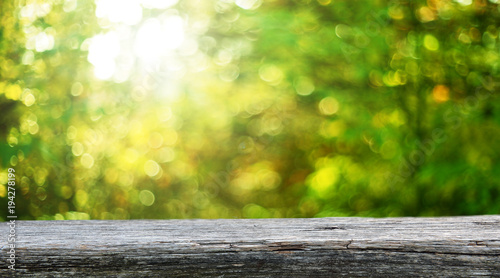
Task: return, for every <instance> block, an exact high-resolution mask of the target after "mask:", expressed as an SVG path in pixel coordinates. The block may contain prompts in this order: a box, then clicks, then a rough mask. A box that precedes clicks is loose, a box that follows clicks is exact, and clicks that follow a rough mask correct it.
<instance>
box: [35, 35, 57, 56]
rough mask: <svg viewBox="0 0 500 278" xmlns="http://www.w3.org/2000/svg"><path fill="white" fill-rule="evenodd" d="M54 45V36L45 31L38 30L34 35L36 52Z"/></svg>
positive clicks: (49, 48)
mask: <svg viewBox="0 0 500 278" xmlns="http://www.w3.org/2000/svg"><path fill="white" fill-rule="evenodd" d="M53 47H54V37H53V36H52V35H48V34H47V33H45V32H40V33H38V35H36V37H35V50H36V51H37V52H44V51H47V50H51V49H52V48H53Z"/></svg>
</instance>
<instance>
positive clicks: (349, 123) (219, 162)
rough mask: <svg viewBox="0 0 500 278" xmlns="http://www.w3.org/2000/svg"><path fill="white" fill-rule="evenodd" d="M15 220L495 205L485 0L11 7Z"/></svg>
mask: <svg viewBox="0 0 500 278" xmlns="http://www.w3.org/2000/svg"><path fill="white" fill-rule="evenodd" d="M0 8H1V18H0V20H1V24H0V28H1V29H0V112H1V113H2V116H1V117H0V153H1V155H0V161H1V170H2V171H1V174H0V197H2V199H1V200H2V202H1V204H2V207H3V209H1V211H2V213H1V214H0V217H1V218H2V219H4V220H5V219H6V218H5V216H6V211H7V196H6V195H7V193H6V192H7V185H6V184H7V168H9V167H12V168H14V169H15V170H16V178H17V180H16V181H17V185H16V189H17V191H16V193H17V195H16V213H17V215H18V216H19V218H20V219H89V218H91V219H130V218H233V217H246V218H255V217H319V216H354V215H356V216H377V217H380V216H410V215H411V216H433V215H469V214H498V213H500V163H499V162H500V144H498V138H500V103H499V102H498V88H499V86H498V85H499V84H500V81H498V80H499V79H498V77H499V76H500V59H499V56H500V42H499V35H500V27H499V23H500V7H499V5H498V3H497V1H495V0H489V1H487V0H461V1H450V0H427V1H403V0H396V1H384V0H373V1H347V0H317V1H313V0H294V1H292V0H290V1H285V0H273V1H271V0H269V1H261V0H236V1H234V0H211V1H200V0H180V1H159V2H158V1H153V0H140V1H139V0H137V1H113V0H99V1H96V2H95V3H94V2H93V1H90V0H48V1H38V0H23V1H21V0H16V1H2V2H1V3H0Z"/></svg>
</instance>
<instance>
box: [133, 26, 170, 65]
mask: <svg viewBox="0 0 500 278" xmlns="http://www.w3.org/2000/svg"><path fill="white" fill-rule="evenodd" d="M160 34H161V23H160V21H159V20H158V19H148V20H147V21H146V22H144V23H143V24H142V25H141V28H140V29H139V31H137V37H136V39H135V52H136V54H137V55H138V56H139V57H141V58H143V59H146V60H149V59H154V58H155V57H158V56H160V54H161V51H162V49H163V47H162V45H164V44H165V40H166V38H165V37H163V36H161V35H160Z"/></svg>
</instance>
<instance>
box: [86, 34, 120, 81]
mask: <svg viewBox="0 0 500 278" xmlns="http://www.w3.org/2000/svg"><path fill="white" fill-rule="evenodd" d="M119 53H120V43H119V41H118V36H117V35H116V33H115V32H113V31H111V32H108V33H106V34H99V35H96V36H94V37H93V38H92V40H91V43H90V46H89V54H88V61H89V62H90V63H91V64H92V65H94V74H95V76H96V77H97V78H99V79H109V78H111V77H112V76H113V73H114V72H115V68H116V64H115V58H116V56H118V54H119Z"/></svg>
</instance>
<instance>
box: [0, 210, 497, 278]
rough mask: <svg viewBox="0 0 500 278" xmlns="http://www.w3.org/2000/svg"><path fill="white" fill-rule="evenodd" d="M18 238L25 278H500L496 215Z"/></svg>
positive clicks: (99, 229)
mask: <svg viewBox="0 0 500 278" xmlns="http://www.w3.org/2000/svg"><path fill="white" fill-rule="evenodd" d="M0 231H1V234H2V239H1V242H2V258H6V257H7V256H6V252H7V251H6V250H7V245H6V244H7V242H6V239H7V234H8V225H7V223H3V224H2V225H1V226H0ZM16 233H17V249H16V252H17V253H16V254H17V256H18V258H17V261H16V268H17V270H16V273H17V276H18V277H366V276H371V277H389V276H391V277H393V276H398V277H482V276H484V277H500V216H499V215H489V216H469V217H445V218H379V219H374V218H314V219H218V220H130V221H98V220H90V221H19V222H17V230H16ZM1 266H2V267H1V270H0V276H1V277H9V275H11V274H12V271H11V270H9V269H7V262H6V259H2V261H1ZM12 277H13V276H12Z"/></svg>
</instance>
